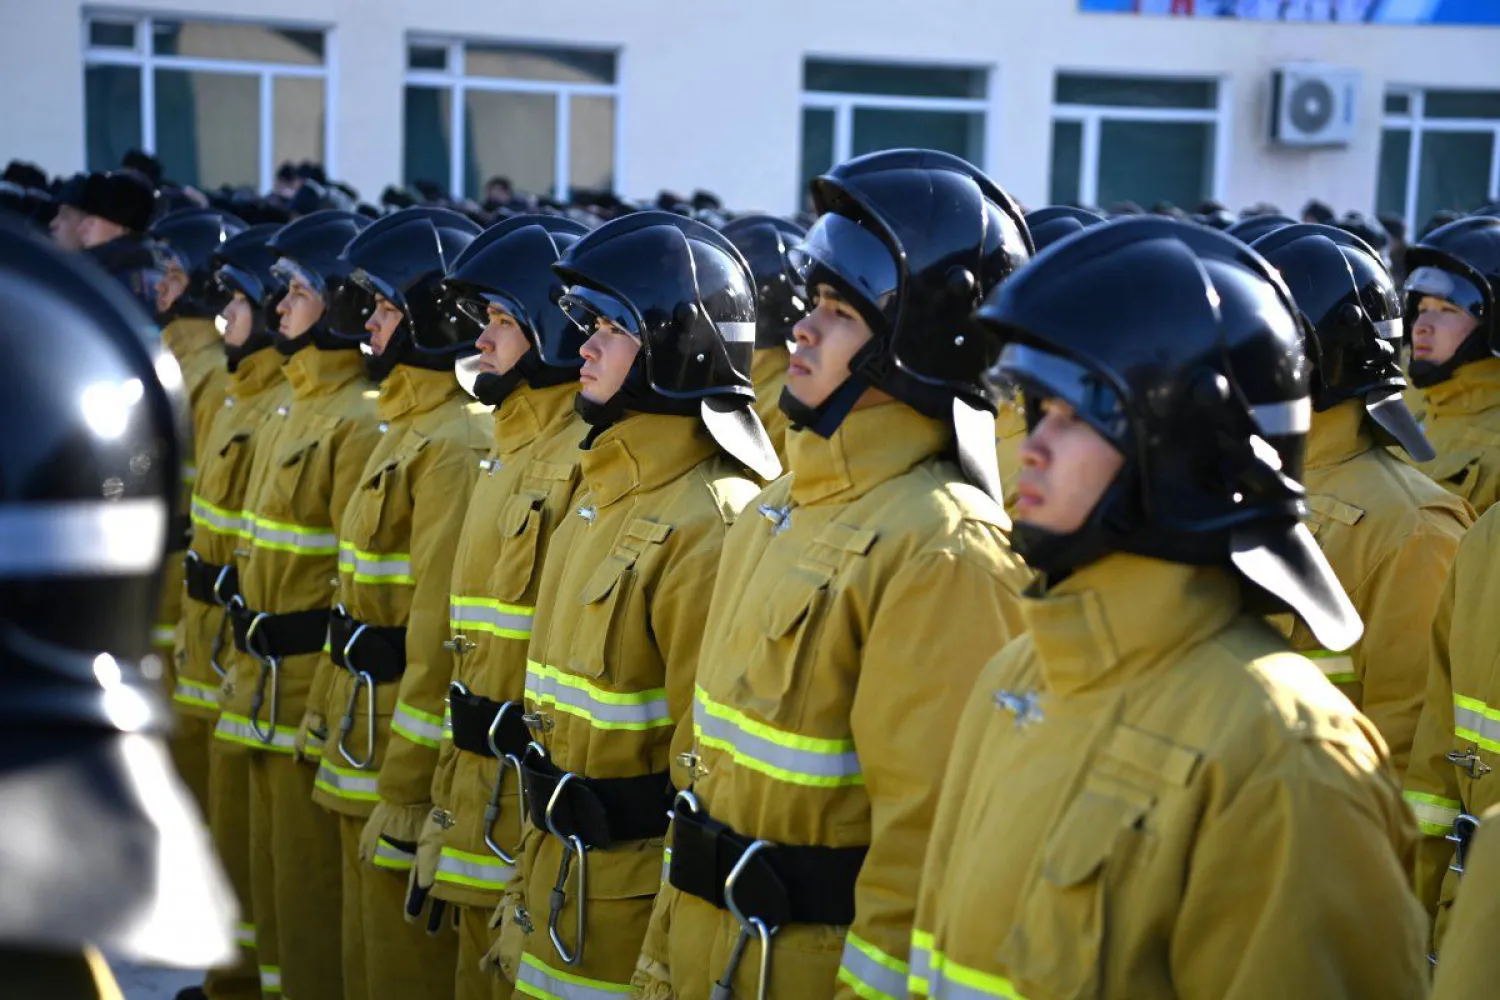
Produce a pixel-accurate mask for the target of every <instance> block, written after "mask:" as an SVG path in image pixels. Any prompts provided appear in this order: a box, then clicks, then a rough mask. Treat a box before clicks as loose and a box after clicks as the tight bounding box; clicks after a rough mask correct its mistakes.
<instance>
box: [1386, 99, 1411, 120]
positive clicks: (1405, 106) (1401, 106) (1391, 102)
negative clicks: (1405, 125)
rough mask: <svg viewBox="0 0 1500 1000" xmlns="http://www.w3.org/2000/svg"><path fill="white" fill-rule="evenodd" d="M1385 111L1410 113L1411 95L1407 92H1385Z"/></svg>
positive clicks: (1401, 113) (1390, 113)
mask: <svg viewBox="0 0 1500 1000" xmlns="http://www.w3.org/2000/svg"><path fill="white" fill-rule="evenodd" d="M1385 113H1386V114H1388V115H1409V114H1411V97H1410V95H1408V94H1386V95H1385Z"/></svg>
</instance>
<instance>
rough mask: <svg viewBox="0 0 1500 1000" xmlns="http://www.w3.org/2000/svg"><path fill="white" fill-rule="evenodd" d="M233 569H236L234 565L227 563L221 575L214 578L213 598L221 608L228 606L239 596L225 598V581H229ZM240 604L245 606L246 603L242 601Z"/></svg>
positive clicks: (220, 571) (233, 595) (232, 595)
mask: <svg viewBox="0 0 1500 1000" xmlns="http://www.w3.org/2000/svg"><path fill="white" fill-rule="evenodd" d="M233 568H234V567H233V566H232V565H230V564H228V563H226V564H225V565H224V566H223V568H221V569H220V570H219V575H218V576H216V577H214V589H213V597H214V600H215V601H218V602H219V605H220V606H221V607H223V606H228V604H229V602H230V601H232V600H233V599H234V598H235V597H237V596H239V595H237V594H230V595H229V596H228V597H225V596H224V581H225V580H227V579H229V571H230V570H231V569H233ZM240 603H241V604H244V603H245V602H244V601H241V602H240Z"/></svg>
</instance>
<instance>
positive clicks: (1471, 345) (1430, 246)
mask: <svg viewBox="0 0 1500 1000" xmlns="http://www.w3.org/2000/svg"><path fill="white" fill-rule="evenodd" d="M1405 266H1406V286H1405V291H1406V315H1407V317H1408V318H1409V320H1410V321H1411V322H1410V323H1409V324H1408V328H1407V333H1408V336H1410V332H1411V326H1413V325H1415V323H1416V321H1417V314H1418V309H1417V304H1418V303H1419V302H1420V301H1421V300H1422V298H1423V297H1424V296H1432V297H1433V298H1438V299H1443V300H1445V301H1448V302H1452V303H1453V304H1454V305H1456V306H1461V307H1462V308H1464V309H1466V310H1468V312H1469V314H1470V315H1471V316H1473V317H1474V318H1475V319H1477V320H1478V321H1479V325H1478V326H1476V327H1475V328H1474V332H1473V333H1471V334H1469V336H1468V339H1466V340H1465V341H1464V342H1463V344H1462V345H1461V346H1460V347H1459V349H1458V351H1457V352H1456V353H1455V354H1454V355H1453V357H1452V358H1450V359H1448V360H1447V361H1445V362H1444V363H1443V364H1440V365H1437V364H1433V363H1431V362H1428V361H1413V362H1412V363H1411V380H1412V381H1413V382H1415V383H1416V384H1417V385H1419V386H1422V387H1424V388H1425V387H1427V386H1430V385H1435V384H1437V383H1438V382H1443V381H1446V380H1447V379H1449V378H1452V377H1453V372H1454V371H1455V370H1456V369H1457V368H1458V367H1459V366H1460V365H1464V364H1468V363H1469V362H1471V361H1479V360H1481V359H1483V358H1487V357H1490V356H1491V355H1500V316H1497V315H1496V313H1497V309H1500V219H1496V218H1492V217H1490V216H1484V215H1481V216H1469V217H1467V218H1462V219H1458V220H1456V221H1454V222H1450V223H1448V224H1447V225H1445V226H1441V227H1439V228H1437V229H1434V230H1433V231H1432V232H1430V233H1428V234H1427V235H1426V236H1423V237H1422V239H1421V241H1420V242H1418V243H1413V244H1412V245H1411V246H1409V247H1407V248H1406V257H1405Z"/></svg>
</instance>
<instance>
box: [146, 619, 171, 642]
mask: <svg viewBox="0 0 1500 1000" xmlns="http://www.w3.org/2000/svg"><path fill="white" fill-rule="evenodd" d="M176 642H177V626H176V625H174V624H172V623H171V622H158V623H157V624H155V625H153V626H151V645H153V646H173V645H175V644H176Z"/></svg>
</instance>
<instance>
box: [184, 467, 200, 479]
mask: <svg viewBox="0 0 1500 1000" xmlns="http://www.w3.org/2000/svg"><path fill="white" fill-rule="evenodd" d="M182 478H183V479H184V480H185V481H187V482H189V483H191V482H192V481H193V480H195V479H197V478H198V467H197V466H196V465H184V466H183V467H182Z"/></svg>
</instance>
